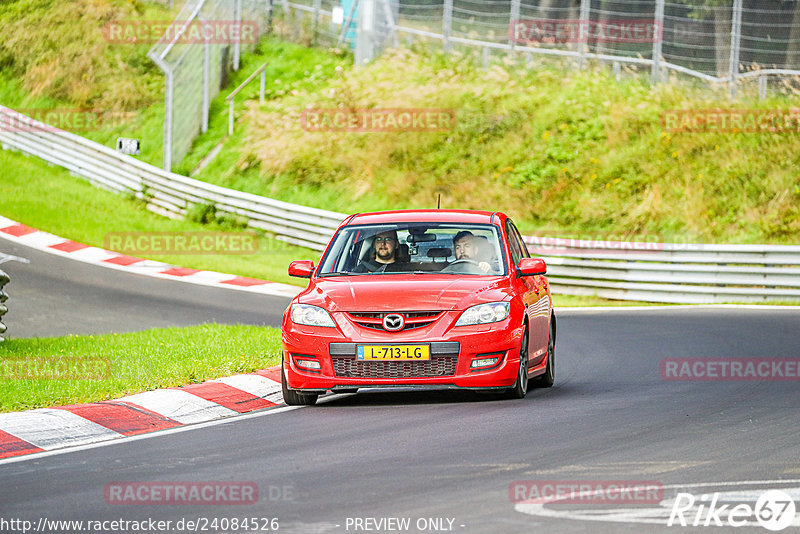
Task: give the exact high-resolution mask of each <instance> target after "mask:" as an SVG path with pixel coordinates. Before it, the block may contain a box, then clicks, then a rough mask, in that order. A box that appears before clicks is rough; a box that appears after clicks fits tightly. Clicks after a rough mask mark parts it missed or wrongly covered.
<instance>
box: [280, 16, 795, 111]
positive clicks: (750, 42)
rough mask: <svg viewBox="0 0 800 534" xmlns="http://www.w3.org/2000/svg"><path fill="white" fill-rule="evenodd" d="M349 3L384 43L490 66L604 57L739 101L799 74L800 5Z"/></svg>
mask: <svg viewBox="0 0 800 534" xmlns="http://www.w3.org/2000/svg"><path fill="white" fill-rule="evenodd" d="M345 1H346V2H348V3H350V4H352V5H354V6H355V9H354V12H355V13H356V18H355V20H359V17H361V13H360V12H361V11H363V10H364V8H365V7H366V8H368V9H369V10H370V12H371V13H375V19H374V22H373V23H372V24H373V25H374V27H376V28H379V29H380V28H383V29H385V30H388V31H390V33H392V35H391V38H390V39H381V40H380V41H381V42H382V43H383V44H384V45H385V44H390V43H397V42H401V43H402V42H409V41H414V40H420V39H421V40H425V41H427V42H429V43H430V44H432V45H440V46H441V47H442V49H444V50H452V49H455V48H461V49H469V48H472V49H475V48H477V49H480V50H482V52H481V53H482V55H483V57H484V60H485V61H486V62H488V61H489V59H490V56H491V54H492V53H497V52H498V51H504V52H506V53H507V52H512V51H513V52H514V53H516V54H522V55H525V56H528V58H530V57H532V56H533V55H535V54H546V55H551V56H562V57H569V58H573V59H574V60H575V63H576V65H577V66H583V65H584V64H585V62H586V60H587V59H596V60H600V61H604V62H610V63H612V64H614V65H615V66H616V67H619V65H622V64H627V65H635V66H637V67H638V68H643V69H650V71H651V73H652V76H653V79H654V80H655V81H656V82H658V81H664V80H665V79H666V78H667V77H668V75H669V72H677V73H683V74H686V75H690V76H694V77H696V78H700V79H702V80H705V81H708V82H716V83H728V84H729V85H730V90H731V94H732V95H733V96H736V90H737V87H738V84H739V83H740V82H742V81H743V80H746V79H752V78H754V77H755V78H758V79H759V89H760V92H761V94H762V95H763V94H764V92H765V91H766V88H767V80H768V77H769V76H798V75H800V0H791V1H783V0H675V1H667V0H655V1H653V0H538V1H536V0H528V1H523V0H399V1H397V0H344V1H343V2H342V4H344V3H345ZM342 4H339V3H338V2H330V1H326V2H321V1H320V0H316V1H315V0H301V1H296V2H284V10H285V14H286V19H285V20H286V22H289V23H290V24H292V25H294V28H295V29H294V30H292V31H294V32H295V33H296V32H298V31H299V28H300V27H301V25H300V23H302V21H303V20H305V19H304V17H305V16H306V15H307V16H308V18H310V19H312V20H316V21H319V20H325V21H333V20H335V19H336V16H335V13H334V10H336V9H337V8H338V9H341V7H340V6H341V5H342ZM382 5H388V6H390V8H389V9H383V10H381V9H378V8H379V7H380V6H382ZM370 6H373V7H370ZM374 6H378V7H374ZM383 12H393V13H397V16H396V17H395V18H394V20H393V19H392V17H385V16H381V13H383ZM345 23H346V21H345ZM367 24H368V25H369V24H370V22H369V21H367ZM309 28H310V29H311V31H312V33H313V35H314V37H313V39H315V40H316V39H318V38H320V37H321V38H325V37H328V36H330V35H336V36H342V35H345V34H347V35H348V37H347V38H346V39H339V41H341V40H344V41H348V42H350V43H351V44H353V45H355V44H356V42H357V41H358V39H357V38H356V37H355V35H356V33H360V32H361V31H362V28H360V27H359V28H358V32H353V31H351V30H350V31H347V32H344V31H340V32H337V31H335V30H336V29H337V28H341V26H338V25H336V24H331V27H330V28H328V27H325V25H324V24H318V23H317V24H315V25H313V26H309V24H308V23H306V29H309ZM332 29H333V30H334V31H332ZM374 48H376V53H377V51H379V49H380V46H377V47H374ZM356 55H357V57H358V50H357V54H356Z"/></svg>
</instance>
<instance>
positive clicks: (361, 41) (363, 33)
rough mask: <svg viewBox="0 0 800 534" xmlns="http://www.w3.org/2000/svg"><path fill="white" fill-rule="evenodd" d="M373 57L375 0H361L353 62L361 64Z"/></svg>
mask: <svg viewBox="0 0 800 534" xmlns="http://www.w3.org/2000/svg"><path fill="white" fill-rule="evenodd" d="M373 59H375V0H361V1H360V3H359V6H358V26H357V27H356V54H355V64H356V65H357V66H363V65H365V64H366V63H369V62H370V61H372V60H373Z"/></svg>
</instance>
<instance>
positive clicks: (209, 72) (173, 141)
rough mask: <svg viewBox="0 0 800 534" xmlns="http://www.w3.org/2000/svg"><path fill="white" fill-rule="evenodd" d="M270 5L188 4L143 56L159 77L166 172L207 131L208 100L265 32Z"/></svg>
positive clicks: (244, 0) (211, 0) (200, 0)
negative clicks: (162, 85) (162, 87)
mask: <svg viewBox="0 0 800 534" xmlns="http://www.w3.org/2000/svg"><path fill="white" fill-rule="evenodd" d="M271 7H272V0H188V1H187V2H186V3H185V4H184V5H183V7H182V8H181V10H180V13H179V14H178V16H177V17H176V18H175V20H174V22H173V23H172V25H171V26H170V27H169V29H168V30H167V32H166V33H165V34H164V36H163V37H162V38H161V40H160V41H159V42H158V43H157V44H156V45H155V46H154V47H153V48H152V49H151V50H150V52H148V56H149V57H150V58H151V59H152V60H153V61H154V62H155V63H156V64H157V65H158V66H159V68H161V70H163V71H164V75H165V77H166V80H165V82H166V83H165V96H164V101H165V107H166V110H165V115H164V159H163V167H164V169H166V170H171V168H172V165H173V163H175V162H178V161H180V159H181V158H182V157H183V156H184V155H186V153H187V152H188V151H189V149H190V148H191V144H192V141H193V140H194V138H195V137H196V136H197V134H198V133H200V132H205V131H206V130H207V129H208V111H209V105H210V103H211V100H212V99H213V98H214V97H215V96H216V95H217V94H218V93H219V91H220V89H221V88H222V87H223V86H224V85H225V83H226V77H227V74H228V73H229V72H230V71H231V69H232V70H238V69H239V58H240V54H241V53H242V51H243V50H244V49H246V48H247V47H252V46H254V45H255V44H256V43H257V42H258V39H259V38H260V37H261V35H262V34H263V33H265V32H266V31H268V25H269V17H270V16H271V11H270V10H271Z"/></svg>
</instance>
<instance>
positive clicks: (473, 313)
mask: <svg viewBox="0 0 800 534" xmlns="http://www.w3.org/2000/svg"><path fill="white" fill-rule="evenodd" d="M506 317H508V302H490V303H489V304H478V305H477V306H473V307H471V308H467V309H466V310H464V313H462V314H461V317H459V318H458V321H456V326H466V325H470V324H486V323H496V322H497V321H502V320H503V319H505V318H506Z"/></svg>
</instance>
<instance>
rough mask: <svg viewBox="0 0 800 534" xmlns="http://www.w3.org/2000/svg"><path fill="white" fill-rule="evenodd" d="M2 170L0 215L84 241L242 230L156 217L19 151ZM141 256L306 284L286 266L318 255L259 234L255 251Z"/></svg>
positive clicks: (3, 158) (0, 160) (5, 158)
mask: <svg viewBox="0 0 800 534" xmlns="http://www.w3.org/2000/svg"><path fill="white" fill-rule="evenodd" d="M0 168H3V169H4V170H5V171H4V176H3V184H2V194H0V214H2V215H4V216H6V217H8V218H10V219H14V220H16V221H18V222H21V223H23V224H26V225H28V226H31V227H33V228H38V229H40V230H44V231H46V232H50V233H53V234H55V235H58V236H61V237H65V238H68V239H72V240H74V241H78V242H80V243H85V244H87V245H93V246H99V247H103V246H104V241H105V237H106V235H107V234H108V233H110V232H178V233H182V232H202V231H225V232H227V231H240V229H238V228H236V227H232V226H230V225H229V224H227V223H226V222H225V221H221V222H220V223H219V224H218V223H213V224H199V223H197V222H193V221H189V220H179V221H178V220H172V219H167V218H164V217H161V216H158V215H156V214H154V213H151V212H150V211H148V210H147V209H145V207H144V205H143V204H142V203H141V202H138V201H134V200H131V199H130V198H126V197H124V196H122V195H118V194H115V193H111V192H108V191H105V190H102V189H99V188H97V187H94V186H93V185H91V184H89V183H88V182H85V181H83V180H80V179H78V178H75V177H73V176H70V175H69V173H67V172H66V171H65V170H64V169H61V168H59V167H54V166H49V165H47V164H45V163H44V162H42V161H41V160H39V159H36V158H32V157H27V156H24V155H22V154H20V153H16V152H10V151H7V150H5V151H0ZM133 255H137V254H133ZM141 256H144V257H147V258H149V259H154V260H158V261H164V262H166V263H170V264H173V265H178V266H181V267H192V268H195V269H205V270H211V271H219V272H223V273H231V274H238V275H242V276H249V277H253V278H263V279H266V280H271V281H274V282H284V283H291V284H295V285H305V284H303V283H302V281H299V279H297V278H292V277H290V276H289V275H288V274H287V272H286V269H287V267H288V265H289V263H290V262H291V261H292V260H296V259H313V260H317V259H318V258H319V253H317V252H315V251H312V250H309V249H305V248H301V247H296V246H292V245H288V244H286V243H284V242H282V241H278V240H276V239H274V238H272V237H269V236H265V235H263V234H260V235H259V239H258V250H257V252H256V253H255V254H246V255H242V254H214V255H194V254H191V255H190V254H184V255H177V254H173V255H157V254H142V255H141Z"/></svg>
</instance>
